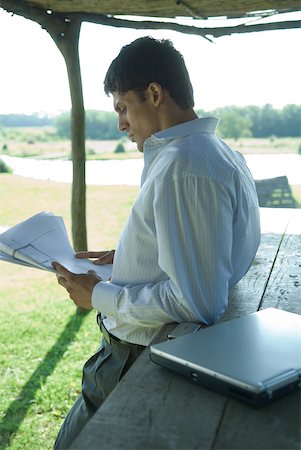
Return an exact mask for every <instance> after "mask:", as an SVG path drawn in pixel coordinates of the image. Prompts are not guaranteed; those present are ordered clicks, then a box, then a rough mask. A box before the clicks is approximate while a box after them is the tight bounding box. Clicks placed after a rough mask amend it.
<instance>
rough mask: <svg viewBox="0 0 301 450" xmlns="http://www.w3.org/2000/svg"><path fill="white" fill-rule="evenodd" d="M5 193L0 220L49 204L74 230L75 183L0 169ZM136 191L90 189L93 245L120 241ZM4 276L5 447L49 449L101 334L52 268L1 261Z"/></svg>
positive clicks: (1, 373)
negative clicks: (72, 196)
mask: <svg viewBox="0 0 301 450" xmlns="http://www.w3.org/2000/svg"><path fill="white" fill-rule="evenodd" d="M0 192H1V200H0V226H1V225H6V226H11V225H14V224H15V223H17V222H18V221H21V220H23V219H25V218H26V217H28V216H30V215H32V214H35V213H36V212H39V211H42V210H49V211H53V212H54V213H56V214H59V215H62V216H63V218H64V221H65V223H66V226H67V229H68V231H69V230H70V185H68V184H63V183H54V182H47V181H37V180H31V179H27V178H21V177H17V176H14V175H6V174H1V175H0ZM137 192H138V188H136V187H128V186H112V187H107V186H105V187H99V186H97V187H96V186H90V187H88V188H87V218H88V240H89V247H90V248H91V249H107V248H109V249H110V248H114V247H115V246H116V240H117V238H118V235H119V233H120V231H121V228H122V226H123V223H124V221H125V220H126V217H127V215H128V213H129V209H130V207H131V204H132V202H133V201H134V199H135V197H136V195H137ZM69 235H70V233H69ZM0 280H1V282H0V320H1V329H0V386H1V398H0V448H1V449H4V448H10V449H22V450H23V449H30V450H35V449H39V450H40V449H43V450H46V449H51V448H52V447H53V442H54V439H55V436H56V434H57V432H58V430H59V427H60V424H61V423H62V420H63V418H64V416H65V414H66V413H67V411H68V410H69V408H70V407H71V405H72V404H73V402H74V400H75V399H76V397H77V395H78V393H79V392H80V383H81V368H82V365H83V363H84V362H85V360H86V359H87V357H88V356H90V355H91V354H92V353H93V352H94V351H95V350H96V349H97V347H98V344H99V341H100V333H99V331H98V329H97V326H96V322H95V312H90V313H88V314H77V313H76V309H75V307H74V305H73V303H72V302H71V301H70V300H69V299H68V297H67V296H66V295H65V293H64V291H63V289H62V288H61V287H60V286H58V285H57V283H56V279H55V276H54V275H53V274H51V273H48V272H43V271H39V270H34V269H29V268H25V267H22V266H16V265H13V264H9V263H4V262H1V276H0Z"/></svg>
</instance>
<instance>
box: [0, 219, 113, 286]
mask: <svg viewBox="0 0 301 450" xmlns="http://www.w3.org/2000/svg"><path fill="white" fill-rule="evenodd" d="M1 260H2V261H7V262H11V263H14V264H21V265H25V266H29V267H35V268H39V269H42V270H48V271H50V272H54V273H55V272H56V271H55V269H54V268H53V267H52V262H53V261H57V262H59V263H60V264H61V265H63V266H64V267H66V268H67V269H68V270H69V271H70V272H73V273H86V272H88V271H89V270H94V271H95V272H97V273H98V275H99V276H100V277H101V278H102V279H103V280H107V279H109V278H110V276H111V273H112V265H111V264H106V265H100V266H99V265H95V264H93V262H92V261H90V260H88V259H77V258H76V257H75V252H74V250H73V248H72V247H71V245H70V242H69V238H68V234H67V230H66V227H65V224H64V220H63V218H62V217H60V216H56V215H54V214H53V213H51V212H41V213H38V214H36V215H34V216H32V217H30V218H29V219H26V220H25V221H23V222H21V223H19V224H17V225H15V226H14V227H12V228H10V229H8V230H7V231H5V232H4V233H2V234H0V261H1Z"/></svg>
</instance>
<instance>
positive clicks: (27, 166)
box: [1, 154, 301, 186]
mask: <svg viewBox="0 0 301 450" xmlns="http://www.w3.org/2000/svg"><path fill="white" fill-rule="evenodd" d="M1 158H2V159H3V160H4V161H5V162H6V164H7V165H8V166H9V167H11V168H12V170H13V173H14V174H15V175H20V176H23V177H29V178H35V179H39V180H51V181H59V182H64V183H71V182H72V162H71V161H62V160H41V159H28V158H16V157H9V156H6V155H2V156H1ZM245 158H246V161H247V164H248V166H249V168H250V170H251V172H252V174H253V177H254V178H255V179H262V178H273V177H277V176H281V175H286V176H287V177H288V181H289V183H290V184H301V155H296V154H285V155H284V154H280V155H278V154H277V155H245ZM142 168H143V159H129V160H123V161H119V160H109V161H87V162H86V182H87V184H89V185H122V184H126V185H132V186H137V185H139V184H140V177H141V173H142Z"/></svg>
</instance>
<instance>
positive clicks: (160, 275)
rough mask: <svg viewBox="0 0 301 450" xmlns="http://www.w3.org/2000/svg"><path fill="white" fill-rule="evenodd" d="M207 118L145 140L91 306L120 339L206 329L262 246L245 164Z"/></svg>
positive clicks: (140, 341)
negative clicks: (108, 268)
mask: <svg viewBox="0 0 301 450" xmlns="http://www.w3.org/2000/svg"><path fill="white" fill-rule="evenodd" d="M217 124H218V119H216V118H214V117H206V118H202V119H195V120H193V121H190V122H185V123H183V124H180V125H177V126H175V127H172V128H169V129H166V130H164V131H161V132H159V133H156V134H155V135H153V136H151V137H150V138H149V139H147V140H146V141H145V144H144V170H143V173H142V183H141V190H140V193H139V195H138V198H137V200H136V202H135V203H134V205H133V208H132V211H131V214H130V216H129V219H128V221H127V223H126V225H125V227H124V229H123V232H122V234H121V237H120V240H119V243H118V246H117V248H116V253H115V259H114V264H113V273H112V278H111V282H109V283H106V282H99V283H98V284H97V285H96V286H95V288H94V290H93V293H92V304H93V307H94V308H95V309H97V310H99V311H101V312H102V315H103V316H104V317H105V319H104V323H105V326H106V327H107V329H108V330H109V331H110V332H111V333H112V334H114V335H116V336H118V337H119V338H120V339H123V340H126V341H129V342H133V343H137V344H142V345H148V344H149V343H150V342H151V340H152V339H153V338H154V336H155V334H156V333H157V332H158V330H159V329H160V327H161V326H162V325H163V324H165V323H168V322H174V321H175V322H183V321H194V322H195V321H197V322H203V323H205V324H211V323H213V322H214V321H216V320H217V319H219V317H220V316H221V315H222V314H223V312H224V311H225V309H226V307H227V302H228V291H229V289H230V288H231V287H232V286H234V285H235V284H236V283H237V282H238V281H239V280H240V279H241V278H242V277H243V276H244V274H245V273H246V272H247V270H248V269H249V267H250V265H251V263H252V261H253V258H254V256H255V253H256V250H257V248H258V245H259V241H260V225H259V208H258V201H257V195H256V191H255V187H254V182H253V179H252V176H251V174H250V172H249V170H248V168H247V166H246V164H245V161H244V158H243V157H242V155H240V154H239V153H237V152H235V151H234V150H232V149H231V148H230V147H229V146H228V145H227V144H225V143H224V142H223V141H222V140H221V139H219V138H218V137H217V136H216V135H215V129H216V126H217Z"/></svg>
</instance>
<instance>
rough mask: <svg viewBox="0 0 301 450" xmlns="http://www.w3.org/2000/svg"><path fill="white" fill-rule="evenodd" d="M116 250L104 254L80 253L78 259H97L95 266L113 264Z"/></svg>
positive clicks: (94, 262)
mask: <svg viewBox="0 0 301 450" xmlns="http://www.w3.org/2000/svg"><path fill="white" fill-rule="evenodd" d="M114 255H115V250H108V251H104V252H78V253H76V255H75V256H76V258H84V259H86V258H97V259H96V260H95V261H93V264H98V265H101V264H113V260H114Z"/></svg>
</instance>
